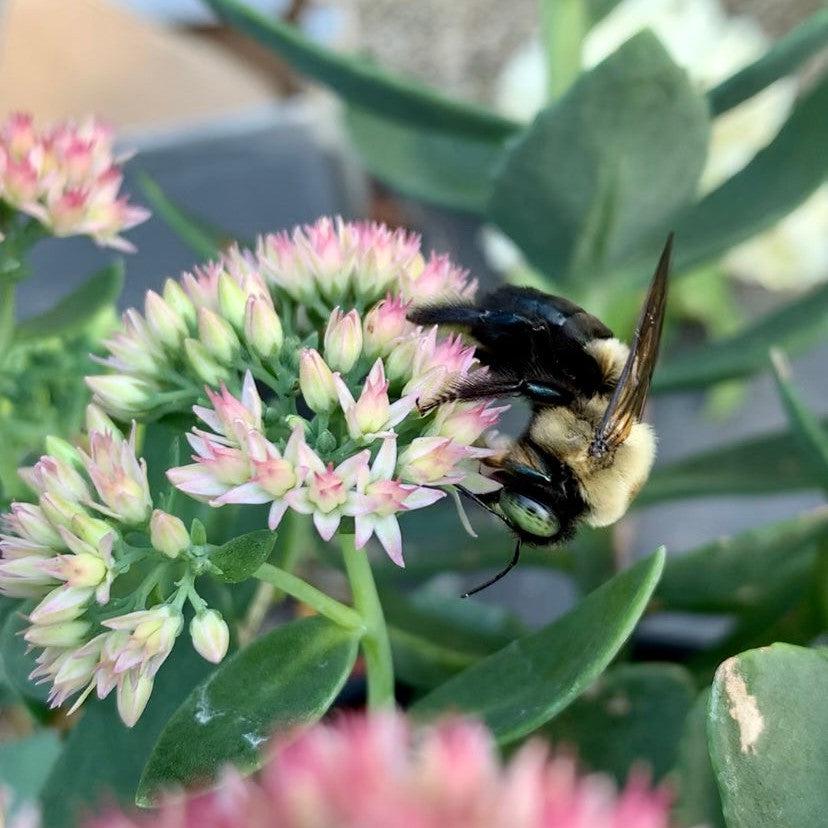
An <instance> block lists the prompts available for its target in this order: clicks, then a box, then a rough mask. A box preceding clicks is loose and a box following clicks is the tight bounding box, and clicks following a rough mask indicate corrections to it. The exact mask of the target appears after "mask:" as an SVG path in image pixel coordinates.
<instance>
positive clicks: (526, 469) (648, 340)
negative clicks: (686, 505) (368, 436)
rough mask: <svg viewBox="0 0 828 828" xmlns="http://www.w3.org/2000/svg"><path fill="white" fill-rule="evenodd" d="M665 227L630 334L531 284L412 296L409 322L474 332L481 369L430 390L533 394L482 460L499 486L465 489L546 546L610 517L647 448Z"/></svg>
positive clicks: (521, 538)
mask: <svg viewBox="0 0 828 828" xmlns="http://www.w3.org/2000/svg"><path fill="white" fill-rule="evenodd" d="M672 242H673V237H672V234H671V235H670V237H669V238H668V239H667V243H666V245H665V247H664V250H663V252H662V254H661V258H660V260H659V262H658V266H657V267H656V270H655V274H654V276H653V279H652V282H651V283H650V287H649V290H648V292H647V296H646V299H645V302H644V306H643V307H642V309H641V313H640V316H639V318H638V323H637V325H636V329H635V333H634V334H633V338H632V341H631V342H630V344H629V346H628V345H626V344H624V343H623V342H621V341H619V340H618V339H616V338H615V336H613V333H612V331H611V330H610V329H609V328H608V327H607V326H606V325H604V323H603V322H601V321H600V320H599V319H597V318H596V317H594V316H592V315H591V314H589V313H587V311H585V310H584V309H583V308H581V307H579V306H578V305H576V304H574V303H573V302H570V301H569V300H567V299H564V298H562V297H560V296H552V295H550V294H547V293H543V292H542V291H539V290H535V289H533V288H524V287H511V286H509V287H502V288H499V289H497V290H495V291H493V292H492V293H490V294H488V295H487V296H484V297H483V298H482V300H481V301H480V302H479V303H477V304H474V305H471V304H447V305H441V306H431V307H421V308H417V309H415V310H414V311H412V312H411V314H410V315H409V319H410V320H411V321H412V322H414V323H416V324H418V325H450V326H452V327H453V328H459V329H460V330H462V331H464V332H465V333H466V334H468V335H469V336H471V337H472V338H473V339H474V340H475V342H476V343H477V347H476V355H477V357H478V359H479V360H480V362H481V364H482V365H484V366H485V367H486V370H485V371H480V372H476V373H474V374H472V375H470V376H469V377H468V378H466V379H465V380H463V381H461V382H460V383H459V384H457V385H455V386H453V387H452V388H450V389H449V390H448V391H446V392H445V393H442V394H441V395H440V396H439V397H436V398H434V399H432V400H427V401H424V404H422V405H420V410H421V411H423V412H428V411H430V410H432V409H433V408H435V407H436V406H438V405H442V404H443V403H447V402H451V401H454V400H477V399H483V398H486V397H503V396H509V395H518V396H521V397H523V398H525V399H526V400H527V401H528V402H529V403H530V404H531V405H532V416H531V419H530V421H529V423H528V425H527V427H526V430H525V431H524V433H523V435H522V436H521V437H520V438H519V439H517V440H516V441H515V442H514V443H512V444H511V445H510V446H509V447H508V448H507V449H506V450H505V451H502V452H500V453H499V454H497V455H496V456H493V457H490V458H487V459H486V460H485V461H483V462H484V463H485V464H486V465H487V466H488V467H490V469H491V476H492V477H493V478H494V479H495V480H496V481H497V482H499V483H501V484H502V488H501V489H499V490H498V491H496V492H493V493H491V494H489V495H482V496H478V495H474V494H472V493H471V492H468V491H465V490H463V492H464V494H466V495H467V496H469V497H470V498H472V499H473V500H475V501H476V502H478V503H479V504H480V505H481V506H483V507H484V508H486V509H487V510H488V511H490V512H491V513H492V514H494V515H496V516H497V517H498V518H499V519H501V520H502V521H503V522H504V523H505V524H506V525H507V526H508V527H509V528H510V529H511V530H512V531H513V532H514V533H515V535H516V536H517V544H516V547H515V551H514V554H513V556H512V560H511V561H510V562H509V564H508V565H507V566H506V567H505V569H503V570H502V571H501V572H499V573H498V574H497V575H496V576H495V577H494V578H492V579H490V580H489V581H487V582H486V583H484V584H481V585H480V586H479V587H477V588H475V589H473V590H471V591H470V592H468V593H467V594H466V595H467V596H468V595H473V594H474V593H476V592H479V591H480V590H482V589H485V588H486V587H488V586H491V584H493V583H495V581H498V580H499V579H500V578H502V577H503V576H504V575H506V573H507V572H509V571H510V570H511V569H512V567H514V566H515V565H516V564H517V562H518V560H519V558H520V549H521V544H522V543H528V544H533V545H538V546H547V545H553V544H557V543H560V542H562V541H565V540H567V539H568V538H570V537H571V536H572V535H573V534H574V532H575V530H576V528H577V527H578V525H579V524H580V523H586V524H588V525H589V526H596V527H598V526H609V525H610V524H612V523H615V521H617V520H618V519H619V518H620V517H621V516H622V515H623V514H624V513H625V512H626V511H627V509H628V507H629V505H630V503H631V501H632V500H633V498H634V497H635V496H636V494H637V493H638V491H639V490H640V489H641V487H642V486H643V485H644V483H645V482H646V480H647V477H648V476H649V473H650V469H651V468H652V465H653V461H654V459H655V450H656V438H655V433H654V432H653V429H652V428H651V427H650V426H649V425H648V424H647V423H645V422H642V419H641V418H642V415H643V413H644V406H645V403H646V401H647V395H648V393H649V390H650V384H651V382H652V376H653V370H654V368H655V364H656V359H657V357H658V349H659V343H660V340H661V332H662V327H663V323H664V311H665V307H666V302H667V275H668V272H669V268H670V256H671V251H672Z"/></svg>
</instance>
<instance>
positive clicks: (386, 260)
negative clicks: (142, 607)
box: [87, 218, 503, 565]
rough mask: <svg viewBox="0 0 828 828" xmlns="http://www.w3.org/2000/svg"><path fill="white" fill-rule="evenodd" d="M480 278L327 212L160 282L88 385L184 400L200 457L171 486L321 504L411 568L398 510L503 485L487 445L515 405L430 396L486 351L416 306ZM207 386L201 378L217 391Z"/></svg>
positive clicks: (280, 509)
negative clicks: (442, 329)
mask: <svg viewBox="0 0 828 828" xmlns="http://www.w3.org/2000/svg"><path fill="white" fill-rule="evenodd" d="M475 289H476V285H475V283H474V282H473V281H470V280H469V278H468V275H467V273H466V272H465V271H463V270H461V269H460V268H458V267H456V266H455V265H453V264H452V263H451V261H449V259H448V258H447V257H445V256H438V255H435V254H431V256H430V257H429V258H426V257H424V256H423V255H422V253H421V252H420V240H419V238H418V237H417V236H415V235H413V234H410V233H406V232H404V231H402V230H397V231H391V230H389V229H388V228H387V227H385V226H384V225H380V224H373V223H366V222H355V223H352V222H345V221H342V220H341V219H336V220H332V219H327V218H323V219H320V220H319V221H318V222H317V223H316V224H314V225H311V226H307V227H304V228H301V229H296V230H294V231H293V233H292V234H290V235H289V234H287V233H280V234H276V235H271V236H266V237H265V238H263V239H261V240H260V241H259V243H258V245H257V248H256V251H255V252H251V251H242V250H239V249H238V248H233V249H231V250H229V251H228V252H227V253H226V254H225V255H224V257H223V258H222V259H220V260H219V261H217V262H212V263H210V264H207V265H205V266H203V267H201V268H197V269H196V270H194V271H193V272H192V273H187V274H184V275H183V276H182V277H181V279H179V280H172V279H170V280H168V281H167V282H166V284H165V285H164V288H163V291H162V292H161V293H160V294H159V293H156V292H153V291H150V292H149V293H148V294H147V297H146V303H145V306H144V313H143V314H141V313H139V312H138V311H137V310H134V309H133V310H129V311H127V313H126V314H125V315H124V320H123V327H122V328H121V330H120V331H119V332H118V333H116V334H115V336H114V337H112V339H111V340H110V341H109V342H108V343H107V345H108V348H109V352H110V353H109V356H108V357H107V358H106V359H105V360H104V361H103V362H104V365H105V366H106V368H107V369H108V372H107V373H104V374H101V375H97V376H93V377H89V378H88V380H87V382H88V384H89V386H90V387H91V388H92V390H93V391H94V393H95V400H96V402H97V403H98V404H99V405H100V406H101V407H102V408H104V409H105V410H106V411H108V412H109V413H110V414H111V415H113V416H115V417H118V418H121V419H130V418H132V417H137V418H148V417H154V416H158V415H159V414H163V413H165V412H168V411H171V410H177V411H181V410H184V409H185V408H186V406H187V405H188V404H192V403H193V402H199V403H203V404H197V405H195V407H194V408H193V412H194V414H195V416H196V418H197V420H198V422H197V424H196V426H195V428H194V429H193V431H192V433H191V434H189V435H188V439H189V442H190V446H191V447H192V450H193V458H192V459H193V461H194V462H193V463H192V464H189V465H185V466H182V467H179V468H175V469H171V470H170V471H169V473H168V477H169V479H170V481H171V482H172V483H173V484H174V485H175V486H177V487H178V488H179V489H180V490H182V491H184V492H186V493H187V494H189V495H190V496H192V497H194V498H197V499H199V500H202V501H205V502H207V503H209V504H210V505H212V506H215V507H220V506H223V505H224V504H228V503H236V504H244V503H248V504H270V511H269V520H268V525H269V526H270V528H271V529H276V527H277V526H278V525H279V523H280V521H281V519H282V517H283V516H284V514H285V513H286V511H287V510H288V509H292V510H293V511H294V512H297V513H300V514H306V515H311V516H312V519H313V522H314V524H315V526H316V528H317V530H318V532H319V534H320V536H321V537H322V538H323V539H325V540H330V539H331V538H332V537H333V535H334V533H335V532H336V531H337V529H338V528H339V527H340V525H341V523H342V521H343V519H348V520H349V521H350V520H352V521H353V531H354V532H355V535H356V542H357V545H358V547H360V548H361V547H362V546H364V545H365V544H366V543H367V542H368V540H369V538H371V537H372V536H375V537H376V538H377V539H378V540H379V542H380V543H381V544H382V545H383V547H384V548H385V550H386V551H387V553H388V554H389V556H390V557H391V558H392V559H393V560H394V561H395V562H396V563H398V564H400V565H402V562H403V557H402V539H401V534H400V527H399V523H398V521H397V516H398V515H399V514H400V513H404V512H406V511H411V510H413V509H419V508H422V507H424V506H427V505H429V504H431V503H433V502H434V501H436V500H438V499H439V498H441V497H443V496H444V495H445V492H444V491H443V489H444V488H445V487H449V486H452V485H455V484H462V485H463V486H465V487H466V488H468V489H470V490H473V491H477V492H483V491H491V490H492V489H496V488H497V487H498V485H497V484H495V483H493V482H492V481H491V480H490V479H489V478H487V477H485V476H484V475H482V474H480V472H479V469H478V466H479V461H480V460H481V459H482V458H484V457H486V456H488V455H489V454H490V453H491V452H490V451H489V450H488V449H486V448H483V447H480V446H479V445H476V444H477V442H478V440H479V438H480V436H481V434H482V433H483V431H484V430H485V429H487V428H488V427H490V426H491V425H493V424H494V423H495V422H496V421H497V418H498V416H499V414H500V413H501V411H503V409H502V408H493V407H492V405H491V403H490V401H484V402H482V403H481V402H474V403H452V404H450V405H445V406H441V407H439V408H438V409H437V410H436V412H433V413H431V414H429V415H428V416H422V415H421V414H420V413H419V411H418V409H417V401H418V400H419V399H423V400H425V399H430V398H432V397H434V396H435V395H437V394H439V393H440V391H441V390H444V389H445V388H447V387H449V386H450V385H451V384H453V383H456V382H458V381H460V380H462V379H463V378H464V377H465V376H467V375H468V374H469V373H470V372H471V371H474V370H481V369H480V368H479V367H478V366H477V361H476V359H475V357H474V348H473V346H470V345H468V344H466V343H465V342H464V341H463V340H462V339H461V338H460V337H457V336H450V337H440V336H438V333H437V330H436V328H433V329H427V330H424V329H422V328H419V327H416V326H414V325H413V324H411V323H410V322H409V321H408V320H407V318H406V315H407V313H408V312H409V310H410V308H411V307H412V305H414V304H418V303H428V302H438V301H467V300H470V299H471V298H472V297H473V295H474V291H475ZM205 386H206V387H205Z"/></svg>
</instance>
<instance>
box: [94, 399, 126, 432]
mask: <svg viewBox="0 0 828 828" xmlns="http://www.w3.org/2000/svg"><path fill="white" fill-rule="evenodd" d="M86 431H87V433H89V432H92V431H100V432H102V433H104V434H111V435H112V436H113V437H122V436H123V435H122V434H121V430H120V429H119V428H118V426H116V425H115V423H113V422H112V420H111V419H110V418H109V417H108V416H107V415H106V413H105V412H104V410H103V409H102V408H101V407H100V406H98V405H95V403H90V404H89V405H87V406H86Z"/></svg>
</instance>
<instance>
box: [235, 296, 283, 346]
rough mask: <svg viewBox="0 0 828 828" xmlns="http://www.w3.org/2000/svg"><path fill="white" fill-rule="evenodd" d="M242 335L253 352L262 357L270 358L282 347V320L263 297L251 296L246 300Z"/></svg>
mask: <svg viewBox="0 0 828 828" xmlns="http://www.w3.org/2000/svg"><path fill="white" fill-rule="evenodd" d="M244 335H245V339H246V340H247V344H248V346H249V347H250V348H251V349H252V350H253V353H255V354H256V355H257V356H259V357H261V358H262V359H265V360H267V359H270V358H271V357H272V356H274V355H276V354H278V353H279V351H280V350H281V349H282V343H283V341H284V333H283V332H282V321H281V320H280V319H279V316H278V314H277V313H276V311H275V310H274V309H273V307H272V305H271V304H270V303H269V302H267V301H266V300H265V299H262V298H260V297H256V296H251V297H250V298H249V299H248V300H247V309H246V311H245V317H244Z"/></svg>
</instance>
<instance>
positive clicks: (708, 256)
mask: <svg viewBox="0 0 828 828" xmlns="http://www.w3.org/2000/svg"><path fill="white" fill-rule="evenodd" d="M826 109H828V75H826V76H825V77H824V78H822V80H820V81H819V82H818V83H817V84H816V85H815V86H814V87H813V88H811V89H810V90H809V91H808V92H807V93H806V94H805V95H803V96H802V98H800V100H799V101H798V102H797V104H796V106H795V107H794V109H793V112H792V113H791V115H790V117H789V118H788V120H787V121H786V122H785V124H784V125H783V126H782V129H781V130H780V131H779V133H778V134H777V135H776V137H775V138H774V139H773V140H772V141H771V142H770V143H769V144H768V145H767V146H766V147H765V148H764V149H762V150H761V151H760V152H758V153H757V154H756V155H755V156H754V157H753V159H752V160H751V161H750V162H749V163H748V164H747V165H746V166H745V167H744V168H743V169H742V170H740V171H739V172H738V173H736V175H734V176H733V177H732V178H729V179H728V180H727V181H725V182H724V183H723V184H722V185H721V186H720V187H718V188H717V189H715V190H713V192H712V193H710V194H708V195H706V196H705V197H704V198H703V199H702V200H701V201H699V202H698V203H696V204H694V205H693V206H692V207H690V208H689V209H687V210H686V211H685V212H684V213H683V214H682V215H681V216H679V217H677V218H676V219H675V220H671V221H669V222H668V223H669V224H670V225H671V226H672V227H674V228H675V231H676V256H675V264H674V271H675V272H677V273H678V272H680V271H689V270H691V269H693V268H696V267H699V266H701V265H704V264H707V263H709V262H711V261H713V260H714V259H716V258H717V257H719V256H721V255H722V254H723V253H725V252H726V251H727V250H729V249H730V248H731V247H733V246H734V245H736V244H739V243H740V242H743V241H745V240H747V239H749V238H751V237H752V236H755V235H756V234H757V233H761V232H762V231H763V230H766V229H767V228H769V227H771V226H773V225H774V224H775V223H776V222H777V221H779V220H780V219H781V218H783V217H784V216H786V215H787V214H788V213H790V212H791V211H792V210H793V209H794V208H796V207H797V206H799V205H800V204H801V203H802V202H803V201H804V200H805V199H806V198H807V197H808V196H809V195H810V194H811V193H812V192H813V191H814V190H815V189H816V188H817V187H819V185H820V184H821V183H822V182H823V180H824V179H825V175H826V172H828V153H826V152H825V146H826V143H828V118H826V117H825V112H826ZM652 242H653V247H652V248H651V252H650V253H649V254H648V255H647V256H646V257H645V258H644V259H643V260H642V266H641V268H640V270H641V273H642V274H646V273H648V272H649V271H650V270H651V269H652V262H653V261H654V260H655V258H654V256H657V255H658V254H657V252H655V253H654V252H653V251H655V250H656V248H657V247H658V244H659V243H660V242H661V239H660V238H659V237H658V235H657V234H656V236H654V238H653V239H652Z"/></svg>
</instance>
